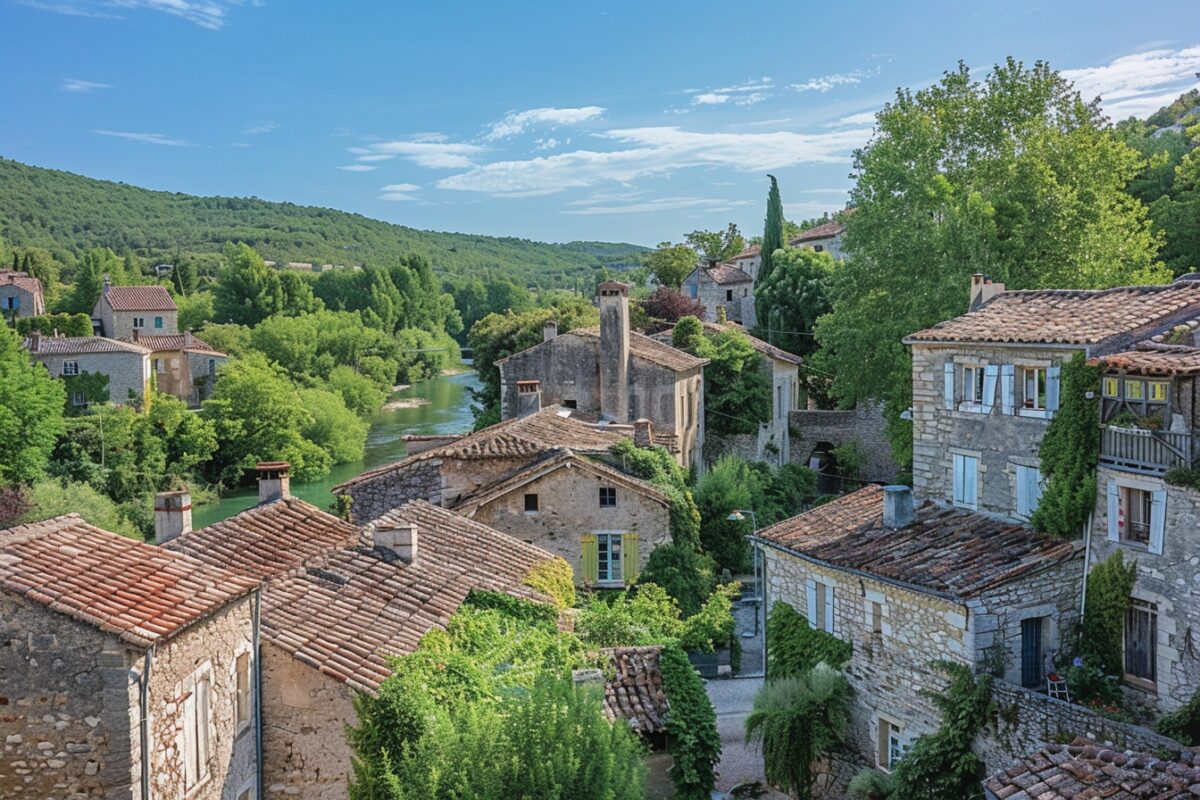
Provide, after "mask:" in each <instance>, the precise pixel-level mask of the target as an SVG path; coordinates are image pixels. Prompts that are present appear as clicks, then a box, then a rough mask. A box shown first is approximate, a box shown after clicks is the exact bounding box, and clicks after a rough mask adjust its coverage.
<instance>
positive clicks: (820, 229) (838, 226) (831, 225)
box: [789, 222, 846, 245]
mask: <svg viewBox="0 0 1200 800" xmlns="http://www.w3.org/2000/svg"><path fill="white" fill-rule="evenodd" d="M844 230H846V223H844V222H826V223H825V224H824V225H818V226H817V227H815V228H809V229H808V230H806V231H804V232H803V233H801V234H800V235H799V236H796V237H793V238H792V240H791V241H790V242H789V244H792V245H797V244H803V243H804V242H814V241H817V240H819V239H832V238H833V237H834V236H837V235H838V234H840V233H841V232H842V231H844Z"/></svg>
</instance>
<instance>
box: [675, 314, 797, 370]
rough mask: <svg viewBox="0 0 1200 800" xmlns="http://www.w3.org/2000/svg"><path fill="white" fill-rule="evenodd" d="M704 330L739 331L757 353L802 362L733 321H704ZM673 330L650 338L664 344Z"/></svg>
mask: <svg viewBox="0 0 1200 800" xmlns="http://www.w3.org/2000/svg"><path fill="white" fill-rule="evenodd" d="M704 330H705V331H707V332H708V333H722V332H724V331H731V330H732V331H741V332H742V333H743V334H745V335H746V338H747V339H749V340H750V344H751V346H752V347H753V348H754V349H755V350H757V351H758V352H759V353H762V354H763V355H764V356H767V357H768V358H777V359H779V360H780V361H786V362H788V363H789V364H797V365H799V364H803V363H804V359H802V358H800V356H797V355H792V354H791V353H789V352H788V351H787V350H784V349H782V348H780V347H776V346H775V345H773V344H771V343H770V342H765V341H763V340H762V339H759V338H758V337H757V336H751V335H750V334H749V333H746V329H745V328H743V327H742V326H741V325H738V324H737V323H735V322H726V323H725V324H724V325H718V324H717V323H715V322H705V323H704ZM674 332H675V326H674V325H672V326H671V327H669V328H667V329H666V330H665V331H662V332H660V333H656V334H654V336H653V337H652V338H654V339H656V340H658V341H661V342H663V343H664V344H666V343H668V342H670V341H671V336H672V334H673V333H674Z"/></svg>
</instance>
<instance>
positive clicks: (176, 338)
mask: <svg viewBox="0 0 1200 800" xmlns="http://www.w3.org/2000/svg"><path fill="white" fill-rule="evenodd" d="M121 341H123V342H130V343H133V344H139V345H141V346H142V347H145V348H148V349H149V350H151V351H153V352H156V353H157V352H162V351H164V350H187V351H189V352H193V353H205V354H207V355H213V356H224V355H225V354H224V353H222V352H221V351H220V350H216V349H214V348H213V346H212V345H211V344H209V343H208V342H206V341H204V340H203V339H201V338H199V337H197V336H192V337H191V342H188V340H187V334H185V333H177V334H168V335H166V336H142V335H141V334H138V337H137V339H136V340H135V339H132V338H128V339H122V340H121Z"/></svg>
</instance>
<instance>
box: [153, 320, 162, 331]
mask: <svg viewBox="0 0 1200 800" xmlns="http://www.w3.org/2000/svg"><path fill="white" fill-rule="evenodd" d="M162 326H163V318H162V317H155V318H154V328H155V330H160V331H161V330H162Z"/></svg>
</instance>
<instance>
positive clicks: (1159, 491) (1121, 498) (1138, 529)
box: [1108, 480, 1167, 555]
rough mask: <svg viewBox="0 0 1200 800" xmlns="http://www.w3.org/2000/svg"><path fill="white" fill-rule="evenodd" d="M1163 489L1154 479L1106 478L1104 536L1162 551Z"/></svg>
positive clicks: (1165, 501)
mask: <svg viewBox="0 0 1200 800" xmlns="http://www.w3.org/2000/svg"><path fill="white" fill-rule="evenodd" d="M1166 521H1167V491H1166V489H1163V488H1161V486H1160V485H1158V484H1156V483H1149V482H1142V481H1135V480H1122V481H1120V482H1118V481H1109V482H1108V540H1109V541H1110V542H1119V543H1121V544H1124V545H1126V546H1129V547H1134V548H1137V549H1139V550H1147V551H1149V552H1150V553H1152V554H1154V555H1162V553H1163V543H1164V535H1165V533H1166V527H1167V526H1166Z"/></svg>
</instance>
